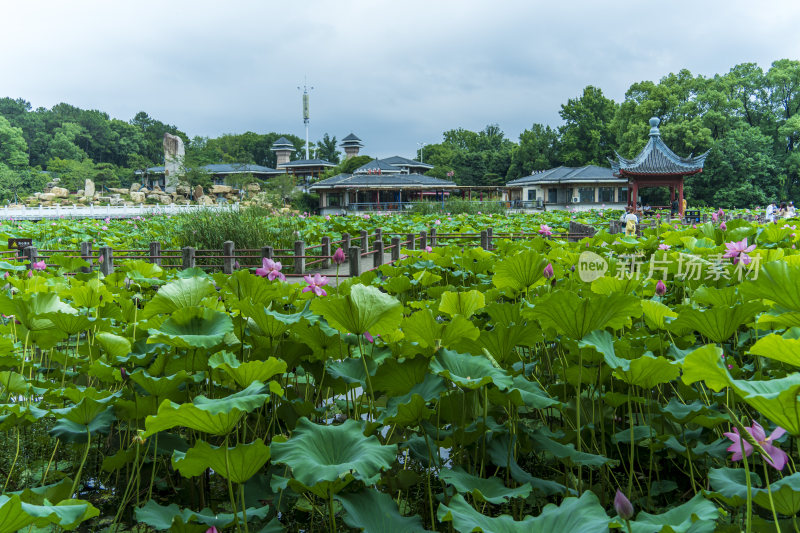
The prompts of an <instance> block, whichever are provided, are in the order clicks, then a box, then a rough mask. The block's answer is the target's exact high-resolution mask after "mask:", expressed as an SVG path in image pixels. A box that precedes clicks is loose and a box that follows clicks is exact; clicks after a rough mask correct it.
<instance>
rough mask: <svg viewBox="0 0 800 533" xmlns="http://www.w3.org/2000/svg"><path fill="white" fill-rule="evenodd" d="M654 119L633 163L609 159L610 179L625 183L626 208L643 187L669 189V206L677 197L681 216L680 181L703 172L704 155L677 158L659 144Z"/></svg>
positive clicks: (667, 148)
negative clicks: (645, 142)
mask: <svg viewBox="0 0 800 533" xmlns="http://www.w3.org/2000/svg"><path fill="white" fill-rule="evenodd" d="M660 123H661V120H660V119H658V118H657V117H653V118H651V119H650V140H649V141H647V145H646V146H645V147H644V149H642V151H641V152H640V153H639V155H637V156H636V157H635V158H633V159H625V158H624V157H622V156H621V155H619V154H618V153H617V152H614V154H615V155H616V156H617V159H616V160H614V159H610V158H609V161H611V171H612V172H613V174H614V176H616V177H618V178H623V179H627V180H628V207H630V206H634V207H635V206H636V202H638V199H639V189H640V188H645V187H669V193H670V194H669V195H670V202H674V201H675V193H676V191H677V194H678V206H679V209H680V213H681V216H683V178H684V176H690V175H692V174H699V173H700V172H702V171H703V164H704V163H705V160H706V157H707V156H708V152H706V153H704V154H701V155H699V156H697V157H692V156H691V154H690V155H689V157H680V156H678V155H676V154H675V152H673V151H672V150H670V149H669V147H668V146H667V145H666V144H664V141H662V140H661V133H660V132H659V131H658V125H659V124H660Z"/></svg>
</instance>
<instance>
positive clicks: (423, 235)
mask: <svg viewBox="0 0 800 533" xmlns="http://www.w3.org/2000/svg"><path fill="white" fill-rule="evenodd" d="M427 247H428V232H427V231H425V230H421V231H420V232H419V249H420V250H425V249H426V248H427Z"/></svg>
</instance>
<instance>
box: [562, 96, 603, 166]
mask: <svg viewBox="0 0 800 533" xmlns="http://www.w3.org/2000/svg"><path fill="white" fill-rule="evenodd" d="M616 110H617V105H616V104H615V103H614V101H613V100H610V99H608V98H606V97H605V96H603V91H601V90H600V89H598V88H597V87H593V86H591V85H589V86H587V87H586V88H585V89H584V90H583V95H582V96H580V97H579V98H571V99H569V100H568V101H567V103H566V104H564V105H562V106H561V111H559V115H560V116H561V118H562V119H563V120H564V122H565V124H564V125H563V126H562V127H561V128H559V134H560V135H561V158H562V159H563V161H564V164H566V165H568V166H583V165H589V164H593V165H607V164H608V163H607V160H606V159H607V158H608V157H611V156H612V155H613V154H614V146H615V145H616V142H615V138H614V134H613V130H612V121H613V120H614V114H615V112H616Z"/></svg>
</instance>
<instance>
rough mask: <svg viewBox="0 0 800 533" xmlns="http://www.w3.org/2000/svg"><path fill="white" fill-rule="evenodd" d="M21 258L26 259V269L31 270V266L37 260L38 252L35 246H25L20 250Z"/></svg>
mask: <svg viewBox="0 0 800 533" xmlns="http://www.w3.org/2000/svg"><path fill="white" fill-rule="evenodd" d="M22 256H23V257H27V258H28V268H30V269H33V264H34V263H35V262H36V261H37V260H38V258H39V252H38V251H37V250H36V247H35V246H26V247H25V248H23V249H22Z"/></svg>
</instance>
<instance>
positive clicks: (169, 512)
mask: <svg viewBox="0 0 800 533" xmlns="http://www.w3.org/2000/svg"><path fill="white" fill-rule="evenodd" d="M268 512H269V506H264V507H259V508H256V507H248V508H247V520H248V522H249V521H250V520H252V519H254V518H255V519H259V520H262V519H264V518H265V517H266V516H267V513H268ZM133 514H134V516H135V517H136V520H137V521H138V522H142V523H144V524H147V525H148V526H150V527H152V528H153V529H156V530H158V531H164V530H167V529H170V528H172V527H173V526H174V525H176V524H178V523H182V524H190V523H198V524H203V525H204V526H205V527H211V526H213V527H216V528H217V529H221V528H225V527H228V526H230V525H232V524H233V523H234V521H235V520H236V518H237V517H238V518H239V521H240V522H241V521H243V520H244V516H243V514H242V512H241V511H240V512H238V513H236V515H234V514H233V513H219V514H217V513H215V512H214V511H212V510H211V509H203V510H202V511H192V510H190V509H181V508H180V507H178V506H177V505H175V504H174V503H173V504H170V505H166V506H162V505H158V504H157V503H156V502H155V501H153V500H148V501H147V503H146V504H144V505H143V506H141V507H139V508H137V509H136V510H135V511H134V512H133ZM205 527H204V528H203V529H204V530H205Z"/></svg>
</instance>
